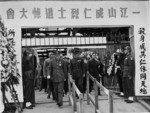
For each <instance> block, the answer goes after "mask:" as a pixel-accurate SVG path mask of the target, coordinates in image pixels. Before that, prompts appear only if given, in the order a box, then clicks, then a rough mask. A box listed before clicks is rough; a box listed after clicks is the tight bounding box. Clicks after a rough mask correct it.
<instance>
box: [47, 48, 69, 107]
mask: <svg viewBox="0 0 150 113" xmlns="http://www.w3.org/2000/svg"><path fill="white" fill-rule="evenodd" d="M55 54H56V58H54V59H53V60H52V61H50V65H49V72H48V73H49V75H50V77H51V79H52V81H53V86H54V94H55V99H56V102H57V105H58V106H59V107H61V106H62V105H63V90H64V81H65V80H66V75H67V67H66V65H65V62H64V60H63V59H61V58H60V56H59V52H58V51H56V52H55Z"/></svg>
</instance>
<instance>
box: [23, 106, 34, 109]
mask: <svg viewBox="0 0 150 113" xmlns="http://www.w3.org/2000/svg"><path fill="white" fill-rule="evenodd" d="M25 108H26V109H33V107H32V106H28V107H25Z"/></svg>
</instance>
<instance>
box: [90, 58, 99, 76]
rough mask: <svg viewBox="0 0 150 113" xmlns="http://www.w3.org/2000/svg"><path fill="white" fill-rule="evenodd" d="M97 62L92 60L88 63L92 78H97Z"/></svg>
mask: <svg viewBox="0 0 150 113" xmlns="http://www.w3.org/2000/svg"><path fill="white" fill-rule="evenodd" d="M98 65H99V63H98V61H96V60H94V59H92V60H90V61H89V73H90V74H91V75H92V76H93V77H94V78H97V77H98V76H99V72H98V71H99V70H98Z"/></svg>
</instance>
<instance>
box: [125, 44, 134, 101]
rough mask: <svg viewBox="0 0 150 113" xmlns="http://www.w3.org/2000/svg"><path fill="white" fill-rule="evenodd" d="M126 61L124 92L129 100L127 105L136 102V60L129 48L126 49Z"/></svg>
mask: <svg viewBox="0 0 150 113" xmlns="http://www.w3.org/2000/svg"><path fill="white" fill-rule="evenodd" d="M124 52H125V55H126V56H125V59H124V68H123V91H124V97H125V98H127V99H125V101H126V102H127V103H132V102H134V99H133V96H134V71H135V69H134V67H135V65H134V59H133V56H132V55H131V48H130V47H129V46H127V47H125V51H124Z"/></svg>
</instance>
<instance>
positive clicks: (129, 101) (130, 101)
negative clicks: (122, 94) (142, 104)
mask: <svg viewBox="0 0 150 113" xmlns="http://www.w3.org/2000/svg"><path fill="white" fill-rule="evenodd" d="M126 102H127V103H133V102H134V101H133V100H128V101H126Z"/></svg>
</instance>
